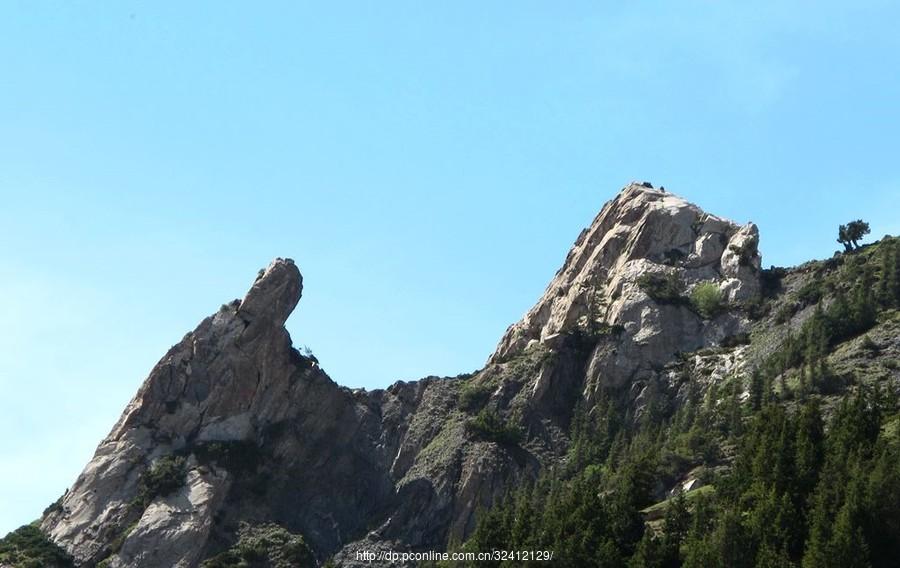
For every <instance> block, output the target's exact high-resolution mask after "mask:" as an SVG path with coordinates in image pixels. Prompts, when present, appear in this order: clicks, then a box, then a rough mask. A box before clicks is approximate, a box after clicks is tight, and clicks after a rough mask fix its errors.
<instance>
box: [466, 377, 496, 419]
mask: <svg viewBox="0 0 900 568" xmlns="http://www.w3.org/2000/svg"><path fill="white" fill-rule="evenodd" d="M493 390H494V389H493V387H491V385H488V384H484V383H473V382H471V381H468V382H466V384H464V385H463V387H462V388H461V389H460V390H459V403H458V406H459V409H460V410H462V411H464V412H474V411H476V410H480V409H481V408H482V407H483V406H484V405H485V404H486V403H487V401H488V399H490V397H491V392H492V391H493Z"/></svg>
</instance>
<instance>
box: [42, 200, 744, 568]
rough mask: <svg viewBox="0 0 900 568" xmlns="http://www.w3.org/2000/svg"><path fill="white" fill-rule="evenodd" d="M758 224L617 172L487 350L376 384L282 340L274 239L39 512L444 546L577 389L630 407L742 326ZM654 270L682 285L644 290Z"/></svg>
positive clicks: (289, 291)
mask: <svg viewBox="0 0 900 568" xmlns="http://www.w3.org/2000/svg"><path fill="white" fill-rule="evenodd" d="M757 242H758V234H757V229H756V227H755V226H754V225H753V224H748V225H744V226H739V225H736V224H734V223H732V222H730V221H727V220H724V219H721V218H718V217H715V216H712V215H708V214H706V213H704V212H703V211H701V210H700V209H699V208H697V207H696V206H694V205H692V204H690V203H687V202H686V201H684V200H682V199H681V198H679V197H677V196H674V195H672V194H669V193H666V192H664V191H662V190H658V189H654V188H652V187H649V184H632V185H629V186H627V187H626V188H624V189H623V190H622V192H620V193H619V195H618V196H617V197H616V198H615V199H614V200H612V201H610V202H609V203H607V204H606V205H605V206H604V208H603V210H602V211H601V212H600V214H599V215H598V216H597V218H596V219H595V220H594V222H593V224H592V225H591V227H590V228H588V229H586V230H585V231H584V232H583V233H582V234H581V236H580V237H579V238H578V240H577V242H576V243H575V246H574V247H573V249H572V250H571V252H570V253H569V255H568V257H567V258H566V260H565V263H564V265H563V267H562V268H561V269H560V270H559V272H558V273H557V275H556V277H555V278H554V279H553V281H552V282H551V283H550V285H549V286H548V288H547V291H546V292H545V294H544V295H543V296H542V297H541V299H540V300H539V301H538V303H537V304H536V305H535V306H534V307H533V308H532V309H531V310H530V311H529V312H528V313H527V314H526V315H525V317H524V318H523V319H522V320H521V321H520V322H518V323H516V324H514V325H513V326H511V327H510V328H509V330H508V331H507V332H506V334H505V335H504V337H503V338H502V340H501V341H500V344H499V346H498V347H497V350H496V352H495V353H494V354H493V355H492V356H491V358H490V360H489V361H488V362H487V364H486V366H485V368H484V369H482V370H481V371H479V372H478V373H476V374H474V375H471V376H465V377H457V378H452V379H450V378H448V379H439V378H433V377H432V378H427V379H423V380H420V381H416V382H411V383H403V382H400V383H397V384H395V385H392V386H391V387H389V388H387V389H385V390H376V391H371V392H366V391H363V390H350V389H347V388H344V387H340V386H339V385H337V384H336V383H334V382H333V381H332V380H331V379H330V378H329V377H328V376H327V375H326V374H325V373H324V372H323V371H322V370H321V369H320V368H319V366H318V363H317V361H315V359H313V358H311V357H307V356H304V355H302V354H301V353H299V352H298V351H297V350H296V349H294V348H293V347H292V345H291V338H290V336H289V335H288V333H287V331H286V330H285V328H284V322H285V320H286V319H287V317H288V316H289V315H290V313H291V311H292V310H293V309H294V307H295V306H296V305H297V302H298V301H299V299H300V295H301V291H302V278H301V276H300V272H299V271H298V269H297V267H296V266H295V265H294V263H293V262H292V261H290V260H285V259H276V260H275V261H274V262H273V263H272V264H271V265H270V266H269V267H268V268H267V269H265V270H264V271H261V272H260V275H259V276H258V278H257V279H256V281H255V282H254V284H253V285H252V287H251V289H250V290H249V291H248V293H247V295H246V297H245V298H244V299H243V300H241V301H237V300H236V301H235V302H233V303H231V304H229V305H225V306H223V307H222V309H221V310H220V311H219V312H218V313H216V314H214V315H213V316H211V317H209V318H207V319H205V320H204V321H202V322H201V323H200V325H199V326H198V327H197V328H196V329H195V330H194V331H192V332H190V333H188V334H187V335H186V336H185V337H184V338H183V339H182V340H181V341H180V342H179V343H178V344H177V345H175V346H174V347H172V349H171V350H170V351H169V352H168V353H167V354H166V355H165V356H164V357H163V359H162V360H161V361H160V362H159V363H158V364H157V365H156V367H155V368H154V369H153V371H152V372H151V373H150V376H149V377H148V378H147V380H146V381H145V382H144V384H143V385H142V386H141V388H140V390H139V391H138V393H137V395H136V396H135V398H134V400H132V402H131V403H130V404H129V405H128V407H127V408H126V409H125V412H124V413H123V415H122V417H121V418H120V419H119V421H118V423H117V424H116V425H115V427H114V428H113V430H112V432H111V433H110V434H109V436H108V437H107V438H106V439H105V440H104V441H103V442H102V443H101V444H100V446H99V447H98V449H97V452H96V454H95V456H94V458H93V459H92V460H91V462H90V463H89V464H88V465H87V467H86V468H85V470H84V472H83V473H82V474H81V475H80V476H79V478H78V479H77V480H76V481H75V483H74V485H73V486H72V487H71V488H70V489H69V490H68V491H67V493H66V494H65V496H64V497H63V499H62V500H61V502H60V503H59V504H58V505H56V506H55V507H53V508H52V510H51V511H50V512H48V514H46V515H45V517H44V518H43V520H42V523H41V527H42V529H43V530H44V531H45V532H46V533H47V534H48V535H49V536H50V538H51V539H52V540H53V541H55V542H56V543H58V544H59V545H60V546H62V547H63V548H64V549H65V550H67V551H68V552H69V553H71V554H72V555H73V557H74V558H75V560H76V562H77V563H78V564H79V565H83V566H95V565H97V564H103V565H105V566H110V567H155V566H159V567H170V566H180V567H193V566H199V565H200V564H201V563H202V562H203V561H204V560H205V559H207V558H210V557H212V556H214V555H215V554H217V553H219V552H221V551H223V550H225V549H227V548H228V547H229V546H231V545H232V544H233V543H234V541H235V539H236V538H237V537H236V535H237V532H238V529H239V527H240V526H241V523H247V524H249V525H263V524H266V523H277V524H278V525H280V526H281V527H283V528H284V529H286V530H287V531H289V532H291V533H294V534H299V535H303V537H304V539H305V540H306V542H307V543H308V544H309V545H310V547H311V549H312V551H313V552H314V554H315V556H316V558H317V559H318V561H320V562H321V561H324V560H326V559H329V558H332V559H333V560H334V561H335V563H337V564H338V565H344V566H353V565H357V564H359V565H363V563H359V562H358V561H357V560H356V551H358V550H362V549H365V550H378V549H388V548H390V549H393V550H407V549H408V550H429V549H443V548H445V547H446V546H447V543H448V541H454V542H458V541H460V540H461V539H463V538H465V537H466V536H467V535H468V534H469V533H470V532H471V530H472V529H473V527H474V522H475V518H474V517H475V511H476V509H477V508H478V507H479V506H480V505H488V504H490V503H491V502H492V501H493V500H494V499H496V498H497V497H498V496H500V495H501V494H502V493H503V492H504V491H505V489H506V488H507V487H508V486H509V485H510V484H512V483H516V482H517V481H519V480H521V479H523V478H526V477H534V476H535V475H536V474H537V473H538V472H539V471H540V470H541V468H544V467H548V466H551V465H553V464H555V463H558V462H559V461H560V460H562V459H563V457H564V455H565V452H566V448H567V445H568V432H569V425H570V422H571V420H572V416H573V413H574V409H575V408H576V406H577V405H579V404H581V405H588V406H589V405H590V404H591V403H592V402H593V401H594V399H595V397H596V393H597V392H599V390H601V389H616V390H617V391H619V392H621V393H622V396H625V397H627V398H628V399H629V400H630V401H631V403H632V406H633V408H634V413H633V414H634V416H635V417H636V416H638V415H639V414H640V411H641V408H642V406H643V405H644V404H645V403H646V401H647V400H649V399H650V398H651V397H658V396H665V397H667V399H673V400H674V399H676V398H677V397H678V395H679V392H680V391H681V390H683V388H684V384H683V380H682V379H680V378H679V377H677V376H675V375H674V374H673V373H672V372H671V369H670V368H669V367H668V365H669V364H670V363H671V362H672V361H673V360H674V359H675V358H676V356H678V355H679V354H681V353H686V352H691V351H696V350H697V349H700V348H703V347H709V346H716V345H719V344H721V343H722V342H724V341H729V340H730V339H731V338H733V337H736V336H739V335H740V334H742V333H744V332H746V331H747V329H748V325H749V322H748V320H747V319H746V317H745V316H744V315H743V312H742V311H741V310H739V309H736V306H738V305H740V304H741V302H743V301H745V300H747V299H750V298H752V297H753V296H754V295H756V294H757V293H758V292H759V286H760V282H759V267H760V257H759V253H758V252H757V248H756V247H757ZM654 275H656V276H655V278H656V281H657V282H660V281H661V282H666V283H670V284H671V283H676V284H677V287H678V289H679V293H680V294H681V295H680V296H677V297H672V296H671V295H670V296H668V297H660V296H658V295H656V297H654V292H653V290H652V283H653V278H654ZM701 283H705V284H704V285H706V286H709V285H710V284H712V285H713V286H714V287H716V288H717V289H718V290H720V291H721V295H722V297H723V298H724V299H725V300H726V301H727V305H728V306H730V307H728V308H726V309H722V310H720V311H718V312H717V313H715V314H704V315H703V316H701V315H700V313H698V311H697V310H696V308H695V307H693V306H692V305H691V304H690V302H688V301H686V298H687V296H688V295H689V294H690V292H691V290H692V289H693V288H694V287H695V286H697V285H699V284H701ZM742 357H743V356H742V352H741V351H740V350H738V351H737V352H736V353H735V354H733V356H732V358H731V359H730V360H729V361H727V362H725V363H723V364H727V365H731V366H740V365H742V364H743V359H742ZM490 421H493V422H490ZM486 423H487V424H488V426H490V424H494V426H490V427H488V426H485V424H486ZM496 424H501V425H502V426H499V427H498V426H496ZM167 468H168V469H167ZM172 470H174V471H175V474H174V475H172V476H170V477H171V479H172V480H174V481H175V482H174V483H169V484H166V483H163V482H161V481H160V479H163V480H164V481H165V479H167V478H165V479H164V478H163V477H162V476H163V472H166V471H172Z"/></svg>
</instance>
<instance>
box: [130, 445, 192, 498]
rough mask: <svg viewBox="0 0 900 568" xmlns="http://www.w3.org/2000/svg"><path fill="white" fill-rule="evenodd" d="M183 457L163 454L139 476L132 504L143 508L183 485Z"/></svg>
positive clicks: (184, 471) (184, 472)
mask: <svg viewBox="0 0 900 568" xmlns="http://www.w3.org/2000/svg"><path fill="white" fill-rule="evenodd" d="M186 475H187V470H186V469H185V459H184V457H183V456H165V457H162V458H160V459H158V460H157V461H156V463H154V464H153V466H151V467H150V469H148V470H147V471H145V472H144V474H143V475H142V476H141V480H140V482H139V487H140V489H139V490H138V496H137V497H135V499H134V501H133V502H132V504H133V505H134V506H136V507H137V508H139V509H141V510H143V509H146V508H147V505H149V504H150V502H151V501H153V500H154V499H155V498H157V497H163V496H165V495H168V494H170V493H172V492H173V491H175V490H176V489H179V488H181V487H183V486H184V483H185V476H186Z"/></svg>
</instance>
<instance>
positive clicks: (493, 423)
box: [466, 408, 522, 445]
mask: <svg viewBox="0 0 900 568" xmlns="http://www.w3.org/2000/svg"><path fill="white" fill-rule="evenodd" d="M466 431H467V432H469V433H471V434H472V435H474V436H475V437H476V438H478V439H480V440H484V441H487V442H496V443H498V444H510V445H514V444H518V443H519V441H520V440H521V439H522V432H521V431H520V430H519V429H518V428H517V427H515V426H510V425H508V424H506V422H504V420H503V419H502V418H501V417H500V415H499V414H497V413H496V412H495V411H493V410H490V409H487V408H485V409H482V411H481V412H479V413H478V416H476V417H475V418H472V419H470V420H469V421H468V422H466Z"/></svg>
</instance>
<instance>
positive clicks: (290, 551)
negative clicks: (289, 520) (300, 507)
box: [201, 523, 316, 568]
mask: <svg viewBox="0 0 900 568" xmlns="http://www.w3.org/2000/svg"><path fill="white" fill-rule="evenodd" d="M315 565H316V561H315V557H314V556H313V553H312V550H311V549H310V547H309V545H307V544H306V541H305V540H304V539H303V537H302V536H301V535H299V534H293V533H291V532H289V531H288V530H287V529H285V528H284V527H281V526H279V525H277V524H275V523H267V524H263V525H257V526H251V525H249V524H247V523H241V527H240V528H239V529H238V541H237V542H236V543H235V544H234V546H232V547H231V548H229V549H228V550H226V551H225V552H222V553H221V554H218V555H216V556H214V557H212V558H210V559H208V560H206V561H204V562H203V564H201V568H257V567H259V568H304V567H307V566H308V567H313V566H315Z"/></svg>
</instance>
